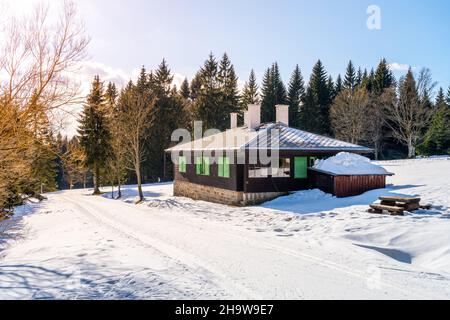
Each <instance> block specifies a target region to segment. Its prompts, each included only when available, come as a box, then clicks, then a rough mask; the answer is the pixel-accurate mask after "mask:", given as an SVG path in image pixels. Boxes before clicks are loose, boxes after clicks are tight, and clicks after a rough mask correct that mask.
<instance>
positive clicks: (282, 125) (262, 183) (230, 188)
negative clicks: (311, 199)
mask: <svg viewBox="0 0 450 320" xmlns="http://www.w3.org/2000/svg"><path fill="white" fill-rule="evenodd" d="M288 108H289V107H288V106H284V105H278V106H276V122H274V123H261V122H260V115H261V108H260V106H259V105H250V106H249V107H248V111H247V112H246V113H245V116H244V125H243V126H241V127H238V126H237V114H231V115H230V118H231V127H230V129H229V130H226V131H225V132H220V133H216V134H213V135H210V136H207V137H203V138H200V139H197V140H194V141H190V142H185V143H183V142H182V143H180V144H178V145H176V146H174V147H172V148H170V149H167V150H166V152H170V153H171V155H172V161H173V162H174V172H175V181H174V195H175V196H184V197H189V198H192V199H196V200H205V201H211V202H217V203H223V204H230V205H249V204H255V203H260V202H264V201H267V200H270V199H273V198H276V197H278V196H280V195H284V194H287V193H288V192H291V191H297V190H304V189H309V188H311V187H312V186H314V185H316V182H315V181H314V180H313V179H314V177H317V176H318V175H317V174H314V173H313V171H312V170H311V167H312V166H313V165H314V162H315V161H316V160H317V159H323V158H328V157H331V156H334V155H336V154H338V153H340V152H349V153H356V154H369V153H372V149H369V148H366V147H363V146H359V145H355V144H351V143H347V142H344V141H339V140H336V139H332V138H329V137H324V136H320V135H317V134H313V133H310V132H306V131H302V130H298V129H295V128H291V127H289V122H288V121H289V120H288V119H289V117H288V114H289V112H288V111H289V109H288Z"/></svg>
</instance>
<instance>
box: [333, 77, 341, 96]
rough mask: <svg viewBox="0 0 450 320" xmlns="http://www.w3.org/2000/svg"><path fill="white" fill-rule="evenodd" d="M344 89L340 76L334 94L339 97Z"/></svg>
mask: <svg viewBox="0 0 450 320" xmlns="http://www.w3.org/2000/svg"><path fill="white" fill-rule="evenodd" d="M342 89H343V84H342V78H341V75H340V74H338V76H337V78H336V85H335V86H334V93H335V95H336V96H337V95H339V93H341V91H342Z"/></svg>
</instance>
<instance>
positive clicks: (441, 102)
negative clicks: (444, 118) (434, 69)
mask: <svg viewBox="0 0 450 320" xmlns="http://www.w3.org/2000/svg"><path fill="white" fill-rule="evenodd" d="M434 105H435V107H436V108H441V107H445V106H447V102H446V100H445V94H444V89H442V87H441V88H439V90H438V93H437V95H436V102H435V104H434Z"/></svg>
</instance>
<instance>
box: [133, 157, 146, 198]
mask: <svg viewBox="0 0 450 320" xmlns="http://www.w3.org/2000/svg"><path fill="white" fill-rule="evenodd" d="M135 168H136V179H137V185H138V194H139V201H138V202H142V201H144V193H143V192H142V180H141V165H140V163H136V164H135Z"/></svg>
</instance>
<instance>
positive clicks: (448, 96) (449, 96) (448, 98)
mask: <svg viewBox="0 0 450 320" xmlns="http://www.w3.org/2000/svg"><path fill="white" fill-rule="evenodd" d="M445 100H446V102H447V105H448V106H449V107H450V86H449V87H448V90H447V98H446V99H445Z"/></svg>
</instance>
